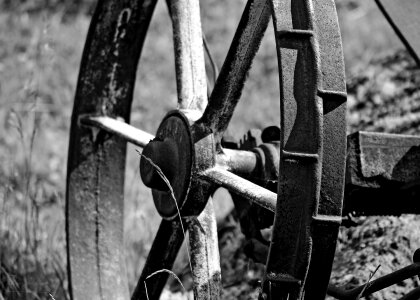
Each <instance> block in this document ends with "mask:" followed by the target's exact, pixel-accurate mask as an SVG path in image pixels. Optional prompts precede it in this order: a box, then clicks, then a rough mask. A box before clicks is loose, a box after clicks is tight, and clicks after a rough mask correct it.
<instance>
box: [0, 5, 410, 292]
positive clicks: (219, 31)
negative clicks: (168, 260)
mask: <svg viewBox="0 0 420 300" xmlns="http://www.w3.org/2000/svg"><path fill="white" fill-rule="evenodd" d="M69 2H70V1H62V0H20V1H17V0H2V1H0V8H1V10H0V11H1V12H0V121H1V124H0V262H1V265H0V299H2V298H4V299H68V293H67V275H66V254H65V232H64V226H65V225H64V206H65V199H64V196H65V175H66V163H67V151H68V131H69V125H70V116H71V111H72V101H73V97H74V92H75V88H76V81H77V75H78V69H79V64H80V58H81V54H82V50H83V45H84V42H85V37H86V33H87V30H88V26H89V22H90V16H91V13H92V10H93V9H94V5H95V1H92V0H78V1H72V2H71V4H69ZM164 4H165V3H164V1H160V2H159V4H158V7H157V10H156V12H155V15H154V18H153V20H152V24H151V26H150V30H149V34H148V37H147V41H146V45H145V48H144V50H143V55H142V58H141V60H140V66H139V70H138V76H137V84H136V91H135V96H134V97H135V98H134V102H133V112H132V123H133V124H134V125H136V126H138V127H140V128H142V129H145V130H147V131H149V132H154V131H155V130H156V128H157V125H158V123H159V122H160V120H161V118H162V117H163V116H164V114H165V113H166V112H167V111H168V110H169V109H172V108H175V107H176V86H175V77H174V76H175V72H174V69H175V68H174V63H173V46H172V37H171V24H170V19H169V17H168V12H167V9H166V7H165V5H164ZM336 4H337V8H338V13H339V19H340V25H341V30H342V35H343V43H344V50H345V62H346V73H347V75H348V76H349V77H351V74H353V73H354V72H358V70H361V69H363V68H365V66H366V64H367V63H368V62H369V61H371V60H372V59H374V58H375V57H376V56H377V55H379V54H380V53H391V52H393V51H394V50H396V49H399V48H402V44H401V43H400V42H399V40H398V39H397V38H396V36H395V35H394V33H393V32H392V30H391V28H390V26H389V25H388V24H387V23H386V21H385V19H384V18H383V17H382V15H381V14H380V12H379V11H378V9H377V7H376V5H375V3H374V2H373V0H369V1H362V0H337V2H336ZM244 5H245V1H243V0H206V1H202V22H203V29H204V32H205V35H206V38H207V40H208V42H209V45H210V48H211V50H212V53H213V54H214V57H215V60H216V62H217V64H218V66H219V67H220V66H221V65H222V63H223V58H224V56H225V54H226V52H227V49H228V47H229V44H230V41H231V39H232V36H233V33H234V30H235V27H236V24H237V23H238V20H239V18H240V15H241V13H242V10H243V7H244ZM278 91H279V88H278V71H277V59H276V56H275V44H274V39H273V32H272V29H270V30H269V31H268V32H267V33H266V36H265V38H264V42H263V44H262V47H261V49H260V51H259V53H258V55H257V59H256V61H255V62H254V65H253V68H252V70H251V71H250V74H249V79H248V81H247V84H246V87H245V90H244V92H243V96H242V99H241V102H240V104H239V106H238V108H237V110H236V112H235V116H234V119H233V121H232V124H231V127H230V128H229V133H230V134H231V135H233V136H234V137H236V138H240V137H241V136H243V135H244V134H245V133H246V131H247V130H248V129H250V128H260V129H262V128H264V127H265V126H268V125H273V124H279V101H278V93H279V92H278ZM349 104H350V105H352V103H349ZM351 128H352V127H349V131H351V130H352V129H351ZM126 178H127V180H126V191H125V194H126V211H127V214H126V216H127V217H126V223H125V234H126V250H127V272H128V274H129V278H130V282H131V284H132V286H131V288H132V287H133V285H134V284H135V282H136V278H137V277H138V275H139V272H140V271H141V266H142V264H143V263H144V259H145V256H146V255H147V253H148V250H149V247H150V244H151V240H152V238H153V235H154V232H155V230H156V229H157V228H156V227H157V224H158V222H159V217H158V216H157V214H156V213H155V212H154V207H153V204H152V201H151V199H150V192H149V191H148V190H147V189H145V188H144V187H143V185H142V184H141V180H140V177H139V173H138V156H137V154H136V152H135V149H134V147H131V148H129V151H128V160H127V177H126Z"/></svg>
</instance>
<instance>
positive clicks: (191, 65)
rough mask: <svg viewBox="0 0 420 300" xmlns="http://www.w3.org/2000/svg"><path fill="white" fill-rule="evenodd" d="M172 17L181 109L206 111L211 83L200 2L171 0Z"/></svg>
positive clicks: (179, 105)
mask: <svg viewBox="0 0 420 300" xmlns="http://www.w3.org/2000/svg"><path fill="white" fill-rule="evenodd" d="M167 3H168V6H169V11H170V14H171V16H172V20H173V22H172V24H173V32H174V49H175V67H176V83H177V89H178V108H179V109H181V110H184V109H188V110H197V111H199V112H200V113H202V112H203V111H204V108H205V107H206V105H207V81H206V71H205V62H204V50H203V34H202V31H201V20H200V7H199V2H198V0H174V1H169V0H168V1H167Z"/></svg>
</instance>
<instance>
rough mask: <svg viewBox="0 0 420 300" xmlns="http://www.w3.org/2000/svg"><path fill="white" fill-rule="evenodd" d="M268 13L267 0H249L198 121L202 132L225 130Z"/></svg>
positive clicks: (259, 41) (268, 5)
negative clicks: (207, 102)
mask: <svg viewBox="0 0 420 300" xmlns="http://www.w3.org/2000/svg"><path fill="white" fill-rule="evenodd" d="M270 13H271V11H270V4H269V2H268V1H266V0H250V1H248V3H247V5H246V7H245V11H244V13H243V14H242V18H241V21H240V22H239V25H238V28H237V30H236V33H235V36H234V38H233V41H232V44H231V46H230V49H229V52H228V54H227V56H226V59H225V62H224V64H223V67H222V69H221V71H220V74H219V76H218V78H217V81H216V84H215V87H214V89H213V91H212V93H211V96H210V99H209V104H208V105H207V107H206V110H205V111H204V114H203V117H202V118H201V119H200V120H199V121H198V122H197V127H198V128H200V127H201V131H203V130H204V131H207V130H208V128H209V129H210V130H211V131H213V132H214V133H215V134H216V135H218V136H219V137H220V136H221V135H222V134H223V132H224V131H225V130H226V128H227V126H228V124H229V121H230V119H231V118H232V115H233V111H234V109H235V106H236V104H237V103H238V101H239V98H240V96H241V93H242V88H243V86H244V83H245V80H246V75H247V73H248V71H249V69H250V68H251V64H252V61H253V59H254V57H255V54H256V53H257V51H258V48H259V45H260V43H261V40H262V38H263V36H264V32H265V30H266V28H267V25H268V22H269V20H270ZM198 128H197V129H198ZM206 128H207V129H206Z"/></svg>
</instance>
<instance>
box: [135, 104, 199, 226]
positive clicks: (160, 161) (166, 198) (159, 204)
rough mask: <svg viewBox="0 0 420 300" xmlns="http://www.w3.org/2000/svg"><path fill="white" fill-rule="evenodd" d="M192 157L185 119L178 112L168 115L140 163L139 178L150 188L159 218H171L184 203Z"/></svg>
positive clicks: (191, 144) (189, 135)
mask: <svg viewBox="0 0 420 300" xmlns="http://www.w3.org/2000/svg"><path fill="white" fill-rule="evenodd" d="M193 155H194V151H193V142H192V138H191V132H190V126H189V121H188V119H187V118H186V117H185V115H184V114H183V113H181V112H179V111H173V112H169V113H168V114H167V115H166V117H165V118H164V119H163V121H162V123H161V124H160V126H159V129H158V131H157V133H156V138H155V139H153V140H152V141H150V142H149V143H148V144H147V146H146V147H145V148H144V150H143V153H142V158H141V160H140V175H141V179H142V180H143V183H144V184H145V185H146V186H147V187H149V188H151V189H152V194H153V201H154V203H155V206H156V209H157V210H158V212H159V214H160V215H161V216H162V217H163V218H166V219H171V218H173V217H175V216H176V214H177V212H178V209H180V208H181V207H182V206H183V204H184V202H185V198H186V196H187V191H188V189H189V187H190V184H191V170H192V166H193ZM162 173H163V175H164V176H162ZM170 187H171V188H170ZM171 189H172V191H173V194H172V192H171ZM174 198H175V199H174Z"/></svg>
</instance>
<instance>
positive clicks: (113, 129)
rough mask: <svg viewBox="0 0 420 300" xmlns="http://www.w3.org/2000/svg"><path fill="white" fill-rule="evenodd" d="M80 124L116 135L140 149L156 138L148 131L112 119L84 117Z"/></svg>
mask: <svg viewBox="0 0 420 300" xmlns="http://www.w3.org/2000/svg"><path fill="white" fill-rule="evenodd" d="M80 123H81V124H83V125H91V126H97V127H98V128H100V129H103V130H106V131H108V132H109V133H112V134H116V135H118V136H120V137H122V138H124V139H126V140H127V142H130V143H132V144H134V145H137V146H140V147H145V146H146V145H147V144H148V143H149V142H150V141H151V140H153V139H154V138H155V137H154V136H153V135H152V134H150V133H148V132H146V131H143V130H141V129H137V128H135V127H133V126H131V125H130V124H127V123H125V122H124V121H121V120H118V119H114V118H110V117H83V118H81V119H80Z"/></svg>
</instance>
